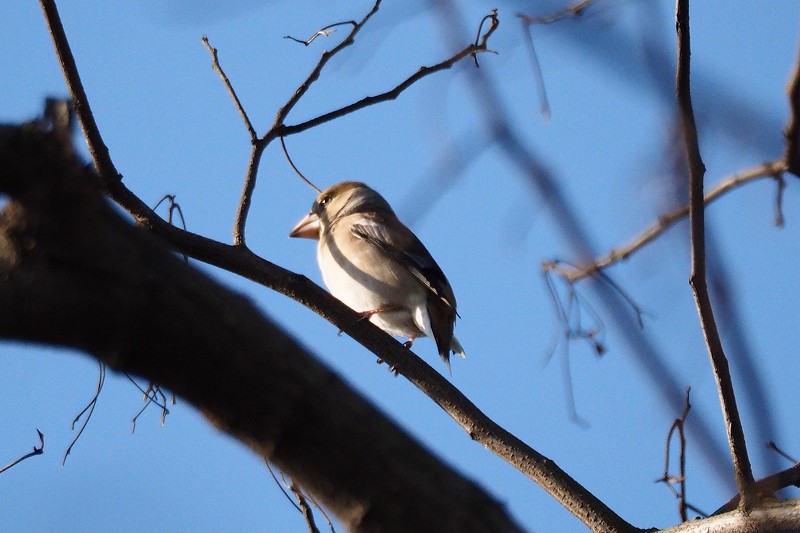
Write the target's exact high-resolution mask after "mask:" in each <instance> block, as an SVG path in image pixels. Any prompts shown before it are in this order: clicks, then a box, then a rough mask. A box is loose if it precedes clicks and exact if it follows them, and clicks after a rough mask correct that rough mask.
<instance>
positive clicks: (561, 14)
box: [517, 0, 594, 26]
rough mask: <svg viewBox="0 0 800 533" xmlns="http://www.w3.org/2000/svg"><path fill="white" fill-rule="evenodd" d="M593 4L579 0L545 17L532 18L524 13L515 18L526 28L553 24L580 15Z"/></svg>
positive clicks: (589, 0)
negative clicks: (534, 25)
mask: <svg viewBox="0 0 800 533" xmlns="http://www.w3.org/2000/svg"><path fill="white" fill-rule="evenodd" d="M593 3H594V0H581V1H580V2H576V3H574V4H572V5H571V6H567V7H566V8H564V9H562V10H560V11H557V12H555V13H553V14H552V15H548V16H546V17H534V16H529V15H525V14H524V13H517V16H518V17H519V18H520V19H521V20H522V23H523V24H525V25H527V26H530V25H533V24H553V23H554V22H558V21H560V20H564V19H565V18H571V17H577V16H580V15H582V14H583V12H584V11H586V9H587V8H588V7H589V6H590V5H592V4H593Z"/></svg>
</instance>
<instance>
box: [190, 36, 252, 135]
mask: <svg viewBox="0 0 800 533" xmlns="http://www.w3.org/2000/svg"><path fill="white" fill-rule="evenodd" d="M202 40H203V44H204V45H206V48H207V49H208V53H210V54H211V64H212V66H213V68H214V72H216V73H217V74H218V75H219V77H220V79H221V80H222V83H224V84H225V89H227V90H228V94H229V95H230V97H231V99H232V100H233V103H234V104H235V105H236V109H237V110H238V111H239V115H241V117H242V120H244V125H245V127H246V128H247V132H248V133H249V134H250V142H252V143H255V142H256V141H257V140H258V134H257V133H256V130H255V128H253V124H252V123H251V122H250V117H248V116H247V111H245V110H244V106H243V105H242V102H241V101H240V100H239V97H238V96H237V95H236V91H235V90H234V88H233V85H232V84H231V80H229V79H228V76H227V74H225V71H224V70H222V66H221V65H220V64H219V56H218V55H217V49H216V48H214V47H213V46H211V43H209V42H208V37H207V36H206V35H203V39H202Z"/></svg>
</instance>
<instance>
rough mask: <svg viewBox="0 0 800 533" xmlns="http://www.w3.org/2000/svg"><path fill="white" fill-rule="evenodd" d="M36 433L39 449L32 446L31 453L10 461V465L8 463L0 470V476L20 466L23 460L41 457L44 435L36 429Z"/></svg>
mask: <svg viewBox="0 0 800 533" xmlns="http://www.w3.org/2000/svg"><path fill="white" fill-rule="evenodd" d="M36 433H37V434H38V435H39V447H38V448H37V447H36V446H34V447H33V451H32V452H29V453H26V454H25V455H23V456H22V457H18V458H16V459H14V460H13V461H11V462H10V463H8V464H7V465H5V466H4V467H2V468H0V474H2V473H3V472H5V471H6V470H8V469H9V468H13V467H15V466H17V465H18V464H20V463H21V462H22V461H24V460H25V459H30V458H31V457H35V456H37V455H42V454H43V453H44V433H42V432H41V431H39V430H38V429H37V430H36Z"/></svg>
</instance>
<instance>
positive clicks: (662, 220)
mask: <svg viewBox="0 0 800 533" xmlns="http://www.w3.org/2000/svg"><path fill="white" fill-rule="evenodd" d="M785 170H786V166H785V164H784V162H783V161H782V160H775V161H770V162H768V163H763V164H761V165H756V166H754V167H752V168H749V169H746V170H743V171H742V172H739V173H737V174H734V175H733V176H731V177H729V178H727V179H725V180H723V181H722V182H721V183H720V184H719V185H717V186H716V187H714V188H713V189H711V190H710V191H708V193H706V195H705V198H704V202H705V205H706V206H709V205H710V204H712V203H713V202H714V201H715V200H717V199H719V198H721V197H722V196H724V195H725V194H727V193H729V192H731V191H733V190H734V189H737V188H739V187H741V186H742V185H745V184H748V183H751V182H754V181H758V180H762V179H765V178H770V179H774V180H777V181H778V182H779V183H780V181H781V178H780V175H781V173H782V172H784V171H785ZM779 187H780V185H779ZM776 202H777V205H776V223H777V222H778V221H779V220H782V216H780V213H781V211H780V196H779V197H778V199H777V200H776ZM688 215H689V204H686V205H682V206H681V207H678V208H677V209H673V210H672V211H670V212H669V213H666V214H664V215H661V216H660V217H658V221H656V222H655V223H653V224H651V225H650V226H649V227H648V228H646V229H645V230H644V231H643V232H642V233H641V234H639V235H638V236H637V237H635V238H634V239H633V240H631V241H630V242H629V243H628V244H626V245H624V246H621V247H619V248H614V249H612V250H611V251H610V252H609V253H608V254H606V255H604V256H602V257H599V258H598V259H595V260H594V261H592V262H591V263H588V264H586V265H583V266H579V267H577V268H574V267H572V266H570V265H564V264H558V265H553V266H554V268H553V271H554V272H556V273H558V274H559V275H560V276H562V277H563V278H565V279H566V280H568V281H571V282H575V281H578V280H580V279H583V278H585V277H587V276H591V275H593V274H594V273H595V272H597V271H600V270H604V269H606V268H608V267H610V266H611V265H614V264H616V263H618V262H620V261H625V260H626V259H628V258H629V257H630V256H631V255H633V254H634V253H635V252H637V251H639V249H641V248H643V247H645V246H646V245H648V244H650V243H651V242H652V241H654V240H655V239H657V238H658V237H660V236H661V235H663V234H664V233H665V232H666V231H667V230H668V229H669V228H671V227H672V226H674V225H675V224H676V223H677V222H679V221H680V220H683V219H684V218H685V217H687V216H688Z"/></svg>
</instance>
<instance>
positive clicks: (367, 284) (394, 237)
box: [289, 181, 464, 370]
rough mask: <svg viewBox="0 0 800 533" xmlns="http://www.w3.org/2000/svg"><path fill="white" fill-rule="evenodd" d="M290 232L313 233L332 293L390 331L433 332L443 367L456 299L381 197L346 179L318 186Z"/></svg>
mask: <svg viewBox="0 0 800 533" xmlns="http://www.w3.org/2000/svg"><path fill="white" fill-rule="evenodd" d="M289 236H290V237H304V238H307V239H319V244H318V246H317V262H318V263H319V269H320V271H321V272H322V279H323V280H324V281H325V285H327V286H328V289H329V290H330V291H331V293H332V294H333V295H334V296H335V297H336V298H338V299H339V300H341V301H342V302H344V303H345V304H347V305H348V306H349V307H350V308H351V309H353V310H354V311H357V312H359V313H361V314H362V315H363V316H364V317H365V318H369V320H371V321H372V323H373V324H375V325H376V326H378V327H379V328H381V329H382V330H384V331H385V332H387V333H389V334H390V335H396V336H400V337H407V338H408V342H407V343H406V346H408V347H410V346H411V343H412V342H413V341H414V339H416V338H417V337H432V338H433V339H434V340H435V341H436V346H437V348H438V350H439V355H440V356H441V357H442V360H443V361H444V363H445V365H447V368H448V370H449V369H450V352H451V351H452V352H453V353H455V354H457V355H460V356H462V357H464V349H463V348H462V347H461V343H459V342H458V339H456V338H455V336H453V326H454V325H455V320H456V316H457V313H456V299H455V296H453V289H452V288H451V287H450V283H448V281H447V278H446V277H445V276H444V273H443V272H442V269H441V268H439V265H437V264H436V261H434V260H433V257H431V254H430V253H429V252H428V250H427V249H426V248H425V246H424V245H423V244H422V243H421V242H420V240H419V239H418V238H417V236H416V235H414V234H413V233H412V232H411V230H410V229H408V228H407V227H406V226H404V225H403V223H402V222H400V220H399V219H398V218H397V215H395V214H394V211H392V208H391V207H389V204H388V203H387V202H386V200H384V199H383V197H382V196H381V195H380V194H378V193H377V192H375V191H374V190H372V189H370V188H369V187H367V186H366V185H364V184H363V183H357V182H352V181H345V182H342V183H339V184H336V185H334V186H332V187H330V188H328V189H326V190H324V191H322V192H321V193H320V194H319V196H317V199H316V200H315V201H314V204H313V205H312V206H311V211H310V212H309V213H308V215H306V216H305V218H303V220H301V221H300V222H299V223H298V224H297V226H295V228H294V229H293V230H292V232H291V233H289Z"/></svg>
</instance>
